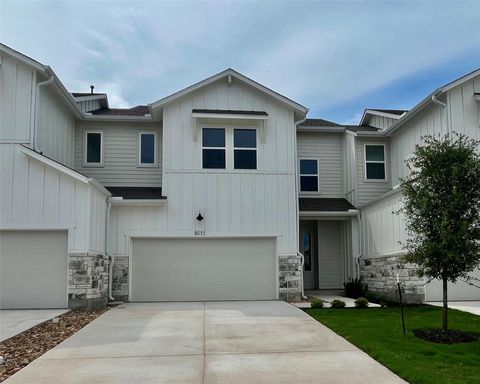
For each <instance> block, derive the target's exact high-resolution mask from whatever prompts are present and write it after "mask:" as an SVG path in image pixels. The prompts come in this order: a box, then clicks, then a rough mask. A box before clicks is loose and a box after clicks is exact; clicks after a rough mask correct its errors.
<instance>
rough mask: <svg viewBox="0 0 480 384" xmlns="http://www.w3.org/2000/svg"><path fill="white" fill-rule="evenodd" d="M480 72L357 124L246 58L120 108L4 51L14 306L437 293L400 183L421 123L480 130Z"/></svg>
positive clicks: (2, 216) (1, 271) (7, 298)
mask: <svg viewBox="0 0 480 384" xmlns="http://www.w3.org/2000/svg"><path fill="white" fill-rule="evenodd" d="M479 75H480V74H479V72H478V71H477V72H476V73H474V74H471V75H469V76H467V77H465V78H462V79H460V80H459V81H457V83H452V84H451V85H449V86H447V87H444V88H442V89H441V90H439V91H436V92H435V93H434V94H433V96H435V97H431V96H429V98H427V99H426V100H425V101H424V102H422V103H420V104H419V105H418V106H416V107H415V108H413V109H412V110H411V111H392V110H377V109H375V110H374V109H367V110H366V111H365V114H364V116H363V118H362V122H361V123H360V125H358V126H345V125H340V124H336V123H333V122H329V121H326V120H321V119H307V118H306V117H307V113H308V109H307V108H306V107H304V106H302V105H301V104H299V103H297V102H294V101H292V100H290V99H288V98H286V97H285V96H282V95H280V94H278V93H276V92H274V91H272V90H270V89H268V88H266V87H264V86H263V85H261V84H259V83H256V82H255V81H253V80H251V79H249V78H247V77H245V76H243V75H242V74H240V73H238V72H236V71H234V70H232V69H227V70H226V71H223V72H221V73H219V74H217V75H215V76H212V77H210V78H208V79H205V80H203V81H201V82H199V83H197V84H194V85H192V86H190V87H188V88H186V89H183V90H181V91H179V92H177V93H175V94H173V95H170V96H168V97H165V98H163V99H161V100H159V101H157V102H154V103H151V104H148V105H141V106H137V107H134V108H130V109H115V108H110V106H109V103H108V97H107V95H106V94H103V93H95V92H94V89H93V88H92V89H91V92H87V93H69V92H68V91H67V90H66V89H65V87H64V86H63V84H62V83H61V82H60V80H59V79H58V78H57V76H56V75H55V73H54V72H53V71H52V69H51V68H50V67H48V66H45V65H43V64H40V63H38V62H36V61H35V60H32V59H30V58H28V57H26V56H24V55H22V54H20V53H18V52H16V51H14V50H13V49H11V48H9V47H6V46H4V45H0V156H1V157H0V158H1V168H0V199H1V205H0V307H1V308H53V307H67V306H69V307H81V306H83V307H84V306H86V307H97V306H103V305H105V304H106V302H107V301H108V300H113V299H120V300H124V301H194V300H202V301H203V300H270V299H283V300H288V301H293V300H298V299H300V298H301V295H302V294H303V291H304V289H340V288H342V287H343V283H344V282H345V281H347V280H348V279H350V278H353V277H358V276H360V275H361V276H362V277H363V279H364V280H365V281H366V282H367V283H368V284H369V287H370V288H371V289H372V290H376V291H377V292H379V293H386V294H387V295H388V294H391V289H392V284H393V282H394V277H395V274H396V272H397V270H398V271H399V274H400V276H401V277H402V280H404V281H405V285H406V289H407V293H408V294H409V297H410V298H411V299H413V300H415V299H424V298H425V292H424V291H426V292H427V294H426V298H427V299H431V297H433V296H432V295H435V294H437V293H435V292H437V291H439V287H436V286H435V283H432V284H430V285H428V287H427V288H426V290H424V289H423V279H418V278H416V277H415V276H414V275H413V273H412V270H411V269H408V268H401V266H400V265H399V263H398V257H399V256H400V255H401V248H400V245H399V243H398V241H399V240H402V239H404V236H405V234H404V229H403V227H402V217H401V216H396V215H392V213H391V212H392V210H393V208H398V207H399V206H400V201H401V193H400V191H399V189H398V188H396V185H398V180H399V178H400V177H402V176H404V175H405V169H404V165H403V160H404V159H405V158H406V157H408V156H409V155H410V154H411V153H412V151H413V146H414V144H415V143H417V142H419V140H420V136H421V135H422V134H423V133H426V132H430V133H433V132H434V130H435V129H437V128H436V127H439V129H441V131H442V132H448V131H451V130H453V128H452V127H454V126H457V125H459V124H460V123H457V120H458V119H460V118H461V119H462V120H458V121H462V122H463V123H462V124H463V125H461V127H462V132H465V133H467V134H469V135H470V136H472V137H479V132H480V128H479V110H478V109H479V106H478V104H480V103H479V102H478V100H479V96H478V93H479V86H480V80H479ZM459 89H461V91H459ZM460 94H461V96H462V98H461V101H462V103H463V104H459V100H458V98H457V96H458V95H460ZM456 95H457V96H456ZM443 103H445V105H444V104H443ZM461 108H463V109H461ZM460 110H463V113H462V114H461V116H463V117H461V116H459V115H458V111H460ZM455 130H457V129H455ZM457 131H458V130H457ZM302 271H303V272H302ZM458 290H459V292H460V293H459V295H458V298H463V297H467V296H468V295H470V290H469V289H468V288H464V287H463V288H458ZM432 292H433V293H432ZM453 292H454V291H453ZM472 294H475V293H474V292H472ZM422 295H423V296H422ZM465 295H466V296H465Z"/></svg>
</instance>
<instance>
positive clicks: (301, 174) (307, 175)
mask: <svg viewBox="0 0 480 384" xmlns="http://www.w3.org/2000/svg"><path fill="white" fill-rule="evenodd" d="M302 161H315V163H316V168H317V172H316V173H304V172H302ZM319 169H320V161H319V160H318V159H314V158H307V157H302V158H300V159H299V163H298V174H299V188H300V192H301V193H318V192H320V174H319ZM305 178H315V179H316V182H317V189H314V190H313V189H303V188H302V185H303V183H302V180H305Z"/></svg>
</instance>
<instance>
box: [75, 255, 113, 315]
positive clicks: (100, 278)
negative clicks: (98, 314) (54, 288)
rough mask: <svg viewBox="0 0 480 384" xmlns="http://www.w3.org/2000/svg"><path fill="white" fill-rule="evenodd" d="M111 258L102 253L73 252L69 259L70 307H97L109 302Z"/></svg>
mask: <svg viewBox="0 0 480 384" xmlns="http://www.w3.org/2000/svg"><path fill="white" fill-rule="evenodd" d="M109 262H110V260H109V258H108V257H107V256H104V255H102V254H97V253H91V252H85V253H71V254H70V255H69V261H68V307H69V308H73V309H76V308H84V309H89V310H91V309H97V308H102V307H105V306H106V305H107V302H108V267H109Z"/></svg>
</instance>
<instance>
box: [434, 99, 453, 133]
mask: <svg viewBox="0 0 480 384" xmlns="http://www.w3.org/2000/svg"><path fill="white" fill-rule="evenodd" d="M432 103H434V104H437V105H439V106H441V107H442V108H443V109H444V110H445V112H446V114H445V120H446V122H445V124H446V127H447V132H448V133H449V134H450V133H451V131H450V117H449V116H448V108H447V104H446V103H444V102H443V101H440V100H438V99H437V94H436V93H435V94H433V95H432Z"/></svg>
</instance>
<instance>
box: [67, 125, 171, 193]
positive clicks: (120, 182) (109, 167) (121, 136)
mask: <svg viewBox="0 0 480 384" xmlns="http://www.w3.org/2000/svg"><path fill="white" fill-rule="evenodd" d="M89 130H91V131H96V132H98V131H100V132H102V133H103V155H104V159H103V166H86V165H85V162H84V160H85V132H86V131H89ZM144 131H147V132H155V133H156V134H157V166H155V167H140V166H139V164H138V134H139V132H144ZM75 169H76V170H77V171H78V172H80V173H83V174H84V175H87V176H89V177H93V178H95V179H96V180H98V181H99V182H100V183H101V184H102V185H105V186H108V187H129V186H130V187H161V186H162V129H161V123H133V122H130V123H122V122H77V127H76V134H75Z"/></svg>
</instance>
